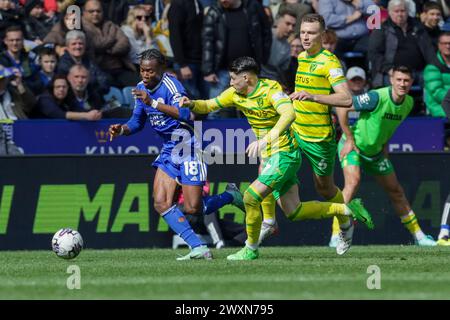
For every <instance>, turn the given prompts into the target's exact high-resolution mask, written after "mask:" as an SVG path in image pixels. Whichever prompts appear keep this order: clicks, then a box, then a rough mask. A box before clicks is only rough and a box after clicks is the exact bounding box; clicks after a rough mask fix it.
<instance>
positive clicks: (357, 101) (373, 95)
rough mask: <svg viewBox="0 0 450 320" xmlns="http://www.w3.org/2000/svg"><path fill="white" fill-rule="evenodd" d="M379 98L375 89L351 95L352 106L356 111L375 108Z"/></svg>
mask: <svg viewBox="0 0 450 320" xmlns="http://www.w3.org/2000/svg"><path fill="white" fill-rule="evenodd" d="M379 99H380V97H379V95H378V93H377V92H376V91H369V92H367V93H364V94H360V95H359V96H355V97H353V106H354V108H355V110H356V111H373V110H375V109H376V107H377V105H378V100H379Z"/></svg>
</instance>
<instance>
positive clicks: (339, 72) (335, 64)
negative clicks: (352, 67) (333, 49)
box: [325, 57, 347, 87]
mask: <svg viewBox="0 0 450 320" xmlns="http://www.w3.org/2000/svg"><path fill="white" fill-rule="evenodd" d="M327 66H328V68H327V74H326V75H325V76H326V78H327V79H328V81H329V82H330V84H331V85H332V86H333V87H334V86H336V85H338V84H340V83H343V82H346V81H347V79H346V78H345V75H344V69H343V68H342V65H341V62H340V61H339V60H338V59H337V58H336V57H333V58H331V59H330V61H329V62H328V63H327Z"/></svg>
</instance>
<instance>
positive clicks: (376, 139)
mask: <svg viewBox="0 0 450 320" xmlns="http://www.w3.org/2000/svg"><path fill="white" fill-rule="evenodd" d="M353 105H354V107H355V110H357V111H360V116H359V119H358V121H356V123H355V124H354V125H353V126H352V132H353V136H354V138H355V143H356V146H357V147H358V148H359V150H360V151H361V153H362V154H363V155H365V156H368V157H372V156H375V155H377V154H379V153H380V152H381V151H382V150H383V147H384V145H385V144H386V143H387V142H388V141H389V139H390V138H391V137H392V135H393V134H394V132H395V130H397V128H398V126H399V125H400V124H401V123H402V121H403V120H405V118H406V117H407V116H408V114H409V113H410V111H411V109H412V108H413V105H414V101H413V98H412V97H411V96H410V95H406V96H405V99H403V102H402V103H399V104H396V103H395V102H394V101H393V100H392V88H391V87H385V88H381V89H377V90H371V91H369V92H368V93H365V94H362V95H359V96H356V97H353Z"/></svg>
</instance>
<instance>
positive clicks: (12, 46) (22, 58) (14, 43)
mask: <svg viewBox="0 0 450 320" xmlns="http://www.w3.org/2000/svg"><path fill="white" fill-rule="evenodd" d="M3 41H4V43H5V46H6V50H4V51H3V52H2V53H1V54H0V64H1V65H3V66H5V67H14V68H17V69H18V70H19V71H20V72H21V74H22V78H23V81H24V83H25V85H26V86H27V87H28V88H30V89H31V91H32V92H33V93H34V94H39V93H40V92H39V89H40V85H39V75H38V66H36V65H35V64H34V63H33V61H32V59H31V58H30V56H29V54H28V52H26V51H25V49H24V47H23V43H24V39H23V32H22V29H21V28H20V27H19V26H12V27H9V28H7V29H6V31H5V39H4V40H3Z"/></svg>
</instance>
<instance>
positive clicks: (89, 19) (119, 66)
mask: <svg viewBox="0 0 450 320" xmlns="http://www.w3.org/2000/svg"><path fill="white" fill-rule="evenodd" d="M83 29H84V30H85V32H86V34H87V35H88V37H89V38H90V39H92V41H93V42H92V45H93V48H94V52H95V59H96V60H95V62H96V63H97V64H98V66H99V67H100V69H102V70H103V71H104V72H106V73H107V74H109V75H110V76H111V77H110V79H109V81H110V84H111V85H113V86H115V87H119V88H123V87H126V86H134V85H136V83H138V82H139V76H138V73H137V72H136V68H135V66H134V65H133V63H132V62H131V61H130V60H129V59H128V52H129V50H130V43H129V41H128V38H127V36H126V35H125V34H124V33H123V31H122V30H121V29H120V27H119V26H117V25H115V24H114V23H113V22H111V21H106V20H104V19H103V9H102V5H101V3H100V1H97V0H88V1H86V4H85V5H84V11H83Z"/></svg>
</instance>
